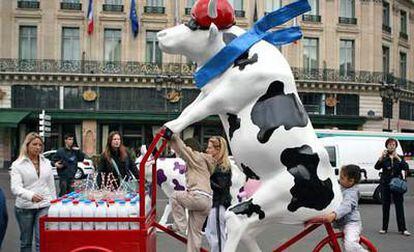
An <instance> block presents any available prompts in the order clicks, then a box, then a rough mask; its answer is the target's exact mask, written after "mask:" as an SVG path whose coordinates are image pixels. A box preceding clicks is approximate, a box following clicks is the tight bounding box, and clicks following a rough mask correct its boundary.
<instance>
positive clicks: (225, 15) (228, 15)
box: [191, 0, 235, 30]
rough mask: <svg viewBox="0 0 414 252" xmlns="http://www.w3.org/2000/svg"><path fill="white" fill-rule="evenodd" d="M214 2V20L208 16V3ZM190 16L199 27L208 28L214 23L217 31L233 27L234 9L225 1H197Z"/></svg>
mask: <svg viewBox="0 0 414 252" xmlns="http://www.w3.org/2000/svg"><path fill="white" fill-rule="evenodd" d="M210 1H211V2H216V4H217V13H215V14H217V15H216V17H215V18H213V17H211V15H209V10H208V8H209V3H210ZM191 16H192V17H193V18H194V19H195V20H196V21H197V24H198V25H200V26H201V27H205V28H207V27H210V25H211V23H214V24H215V25H216V26H217V28H218V29H219V30H222V29H227V28H230V27H231V26H233V25H234V23H235V21H234V9H233V6H231V4H230V3H229V2H228V1H227V0H215V1H214V0H197V2H196V3H195V4H194V6H193V8H192V10H191Z"/></svg>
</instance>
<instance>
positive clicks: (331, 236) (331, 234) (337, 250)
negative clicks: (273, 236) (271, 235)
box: [273, 222, 377, 252]
mask: <svg viewBox="0 0 414 252" xmlns="http://www.w3.org/2000/svg"><path fill="white" fill-rule="evenodd" d="M321 225H324V226H325V229H326V232H327V233H328V236H326V237H325V238H324V239H322V240H321V241H320V242H319V243H318V244H317V245H316V247H315V248H314V249H313V251H320V249H321V248H322V247H323V246H324V245H325V244H326V243H328V242H329V244H330V247H331V248H332V251H334V252H341V247H340V246H339V242H338V239H339V238H341V237H343V233H342V232H339V233H335V231H334V229H333V227H332V225H331V223H329V222H324V223H312V224H310V225H309V226H307V227H306V228H305V229H304V230H302V231H301V232H300V233H298V234H297V235H295V236H294V237H293V238H291V239H290V240H288V241H286V242H285V243H283V244H282V245H280V246H279V247H278V248H276V249H275V250H273V252H282V251H285V250H286V249H287V248H289V247H290V246H291V245H293V244H295V243H296V242H297V241H299V240H301V239H302V238H304V237H305V236H307V235H308V234H309V233H311V232H312V231H313V230H315V229H317V228H318V227H319V226H321ZM360 240H361V242H362V243H364V244H365V245H367V246H368V249H369V250H370V251H371V252H377V249H376V248H375V246H374V245H373V244H372V242H371V241H369V240H368V239H367V238H366V237H364V236H361V238H360Z"/></svg>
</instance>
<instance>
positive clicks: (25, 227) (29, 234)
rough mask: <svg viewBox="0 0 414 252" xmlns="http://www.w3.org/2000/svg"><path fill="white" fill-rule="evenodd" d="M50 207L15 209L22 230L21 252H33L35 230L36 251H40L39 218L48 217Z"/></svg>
mask: <svg viewBox="0 0 414 252" xmlns="http://www.w3.org/2000/svg"><path fill="white" fill-rule="evenodd" d="M48 209H49V207H44V208H39V209H24V208H18V207H14V213H15V214H16V219H17V223H18V224H19V229H20V251H21V252H32V241H33V230H34V231H35V242H36V251H37V252H39V251H40V234H39V218H40V216H43V215H46V214H47V211H48Z"/></svg>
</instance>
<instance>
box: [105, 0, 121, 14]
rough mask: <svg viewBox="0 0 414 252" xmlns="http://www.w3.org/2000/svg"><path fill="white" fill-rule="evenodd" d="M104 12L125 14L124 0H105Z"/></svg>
mask: <svg viewBox="0 0 414 252" xmlns="http://www.w3.org/2000/svg"><path fill="white" fill-rule="evenodd" d="M102 10H103V11H113V12H123V11H124V5H123V4H122V0H105V4H103V5H102Z"/></svg>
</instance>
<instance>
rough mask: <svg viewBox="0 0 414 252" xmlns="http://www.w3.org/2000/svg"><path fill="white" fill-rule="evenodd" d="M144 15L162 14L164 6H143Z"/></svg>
mask: <svg viewBox="0 0 414 252" xmlns="http://www.w3.org/2000/svg"><path fill="white" fill-rule="evenodd" d="M144 13H156V14H164V13H165V7H164V6H144Z"/></svg>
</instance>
